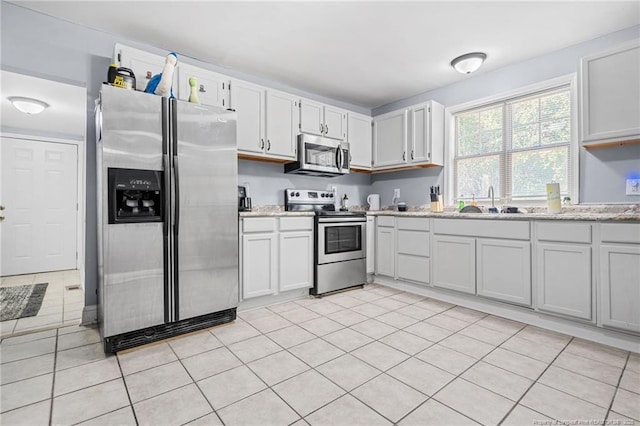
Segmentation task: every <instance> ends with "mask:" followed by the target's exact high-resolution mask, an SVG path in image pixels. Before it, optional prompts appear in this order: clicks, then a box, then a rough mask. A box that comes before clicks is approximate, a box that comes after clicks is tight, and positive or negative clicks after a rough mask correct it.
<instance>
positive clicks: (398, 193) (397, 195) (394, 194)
mask: <svg viewBox="0 0 640 426" xmlns="http://www.w3.org/2000/svg"><path fill="white" fill-rule="evenodd" d="M393 198H400V188H396V189H394V190H393Z"/></svg>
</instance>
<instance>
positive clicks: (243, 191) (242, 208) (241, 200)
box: [238, 186, 251, 212]
mask: <svg viewBox="0 0 640 426" xmlns="http://www.w3.org/2000/svg"><path fill="white" fill-rule="evenodd" d="M238 211H239V212H250V211H251V197H247V188H246V187H244V186H238Z"/></svg>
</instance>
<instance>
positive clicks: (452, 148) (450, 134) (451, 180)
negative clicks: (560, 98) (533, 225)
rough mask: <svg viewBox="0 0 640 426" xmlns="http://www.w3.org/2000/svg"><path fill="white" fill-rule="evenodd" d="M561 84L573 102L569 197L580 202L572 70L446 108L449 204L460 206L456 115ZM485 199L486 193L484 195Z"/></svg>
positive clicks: (575, 90)
mask: <svg viewBox="0 0 640 426" xmlns="http://www.w3.org/2000/svg"><path fill="white" fill-rule="evenodd" d="M559 86H568V87H569V93H570V94H569V96H570V101H571V118H570V120H571V141H570V143H569V162H570V164H569V169H570V170H571V176H570V177H569V178H570V180H571V184H570V187H569V188H568V190H569V196H570V197H571V204H578V203H579V202H580V198H579V197H580V183H579V177H580V159H579V144H578V132H579V130H578V116H579V114H578V112H579V111H578V78H577V73H571V74H567V75H563V76H561V77H557V78H553V79H550V80H545V81H541V82H539V83H535V84H531V85H527V86H523V87H519V88H517V89H514V90H510V91H508V92H503V93H499V94H496V95H492V96H488V97H485V98H481V99H475V100H473V101H469V102H465V103H463V104H458V105H454V106H451V107H448V108H446V109H445V147H444V155H445V168H444V169H445V173H444V187H445V190H446V192H445V194H447V195H446V199H445V203H446V204H447V205H450V206H451V205H457V199H456V197H457V195H456V194H455V187H454V185H455V175H454V173H455V170H454V169H455V168H454V159H455V153H456V129H455V126H456V123H455V117H454V115H455V114H458V113H460V112H463V111H467V110H471V109H475V108H481V107H483V106H489V105H490V104H495V103H498V102H503V101H506V100H508V99H512V98H517V97H523V96H527V95H533V94H535V93H536V92H542V91H545V90H550V89H553V88H556V87H559ZM481 198H484V196H481ZM508 203H509V205H512V206H532V207H535V206H541V205H545V204H546V201H544V200H509V201H508Z"/></svg>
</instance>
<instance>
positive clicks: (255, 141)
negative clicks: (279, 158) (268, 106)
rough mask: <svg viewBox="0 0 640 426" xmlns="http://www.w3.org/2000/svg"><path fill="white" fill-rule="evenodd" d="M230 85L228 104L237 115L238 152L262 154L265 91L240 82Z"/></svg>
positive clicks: (233, 82)
mask: <svg viewBox="0 0 640 426" xmlns="http://www.w3.org/2000/svg"><path fill="white" fill-rule="evenodd" d="M231 84H232V89H231V93H230V104H231V108H233V109H235V111H236V114H237V115H238V124H237V139H238V151H243V152H247V153H255V154H261V153H264V149H265V146H266V142H265V137H264V135H265V125H264V119H265V95H266V91H265V89H264V88H262V87H260V86H256V85H254V84H250V83H246V82H244V81H240V80H233V81H232V82H231Z"/></svg>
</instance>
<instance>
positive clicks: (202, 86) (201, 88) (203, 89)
mask: <svg viewBox="0 0 640 426" xmlns="http://www.w3.org/2000/svg"><path fill="white" fill-rule="evenodd" d="M199 91H200V92H201V93H207V91H206V89H205V88H204V84H201V85H200V90H199Z"/></svg>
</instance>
